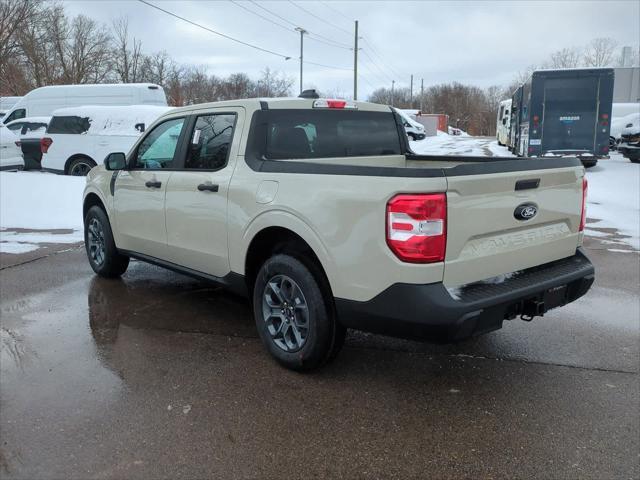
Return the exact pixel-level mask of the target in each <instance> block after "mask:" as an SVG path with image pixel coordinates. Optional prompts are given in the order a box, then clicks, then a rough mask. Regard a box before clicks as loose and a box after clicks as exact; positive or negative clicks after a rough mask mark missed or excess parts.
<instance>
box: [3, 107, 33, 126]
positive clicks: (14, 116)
mask: <svg viewBox="0 0 640 480" xmlns="http://www.w3.org/2000/svg"><path fill="white" fill-rule="evenodd" d="M26 116H27V111H26V110H25V109H24V108H19V109H18V110H14V111H13V112H12V113H11V115H9V116H8V117H7V119H6V120H5V121H4V123H9V122H11V121H13V120H20V119H21V118H24V117H26Z"/></svg>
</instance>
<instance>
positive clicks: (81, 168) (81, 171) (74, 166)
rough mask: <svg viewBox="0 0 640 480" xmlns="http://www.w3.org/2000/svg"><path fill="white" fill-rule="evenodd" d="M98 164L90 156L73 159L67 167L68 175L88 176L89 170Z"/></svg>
mask: <svg viewBox="0 0 640 480" xmlns="http://www.w3.org/2000/svg"><path fill="white" fill-rule="evenodd" d="M95 166H96V162H94V161H93V160H91V159H90V158H89V157H78V158H75V159H73V160H72V161H71V163H70V164H69V168H67V175H71V176H75V177H86V176H87V174H88V173H89V171H90V170H91V169H92V168H93V167H95Z"/></svg>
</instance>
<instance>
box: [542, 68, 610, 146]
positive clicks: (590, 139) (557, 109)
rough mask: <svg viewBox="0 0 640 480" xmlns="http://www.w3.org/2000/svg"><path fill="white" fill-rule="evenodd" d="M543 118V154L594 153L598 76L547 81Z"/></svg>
mask: <svg viewBox="0 0 640 480" xmlns="http://www.w3.org/2000/svg"><path fill="white" fill-rule="evenodd" d="M543 115H544V116H543V123H542V152H543V153H546V152H554V151H558V152H562V151H567V152H580V151H587V152H594V151H595V135H596V124H597V121H596V120H597V115H598V77H596V76H591V77H585V78H551V79H546V80H545V85H544V114H543Z"/></svg>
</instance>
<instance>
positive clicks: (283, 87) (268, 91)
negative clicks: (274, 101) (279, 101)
mask: <svg viewBox="0 0 640 480" xmlns="http://www.w3.org/2000/svg"><path fill="white" fill-rule="evenodd" d="M293 83H294V80H293V78H291V77H287V76H285V75H281V74H280V73H278V72H274V71H273V70H271V69H270V68H269V67H267V68H265V69H264V70H263V71H262V75H261V77H260V78H259V79H258V83H257V85H256V88H255V94H256V96H258V97H288V96H289V95H291V87H292V86H293Z"/></svg>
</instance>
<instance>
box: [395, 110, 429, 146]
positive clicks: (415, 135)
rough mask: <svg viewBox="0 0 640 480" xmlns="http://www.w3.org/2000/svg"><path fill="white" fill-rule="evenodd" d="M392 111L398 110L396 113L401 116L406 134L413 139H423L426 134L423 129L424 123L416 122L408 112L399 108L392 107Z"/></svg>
mask: <svg viewBox="0 0 640 480" xmlns="http://www.w3.org/2000/svg"><path fill="white" fill-rule="evenodd" d="M393 109H394V111H396V112H398V115H400V117H402V126H403V127H404V130H405V132H407V136H408V137H409V138H410V139H411V140H413V141H417V140H423V139H424V138H425V137H426V136H427V135H426V133H425V131H424V125H422V124H421V123H419V122H416V121H415V120H414V119H413V118H411V117H410V116H409V114H408V113H406V112H403V111H402V110H400V109H399V108H393Z"/></svg>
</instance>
